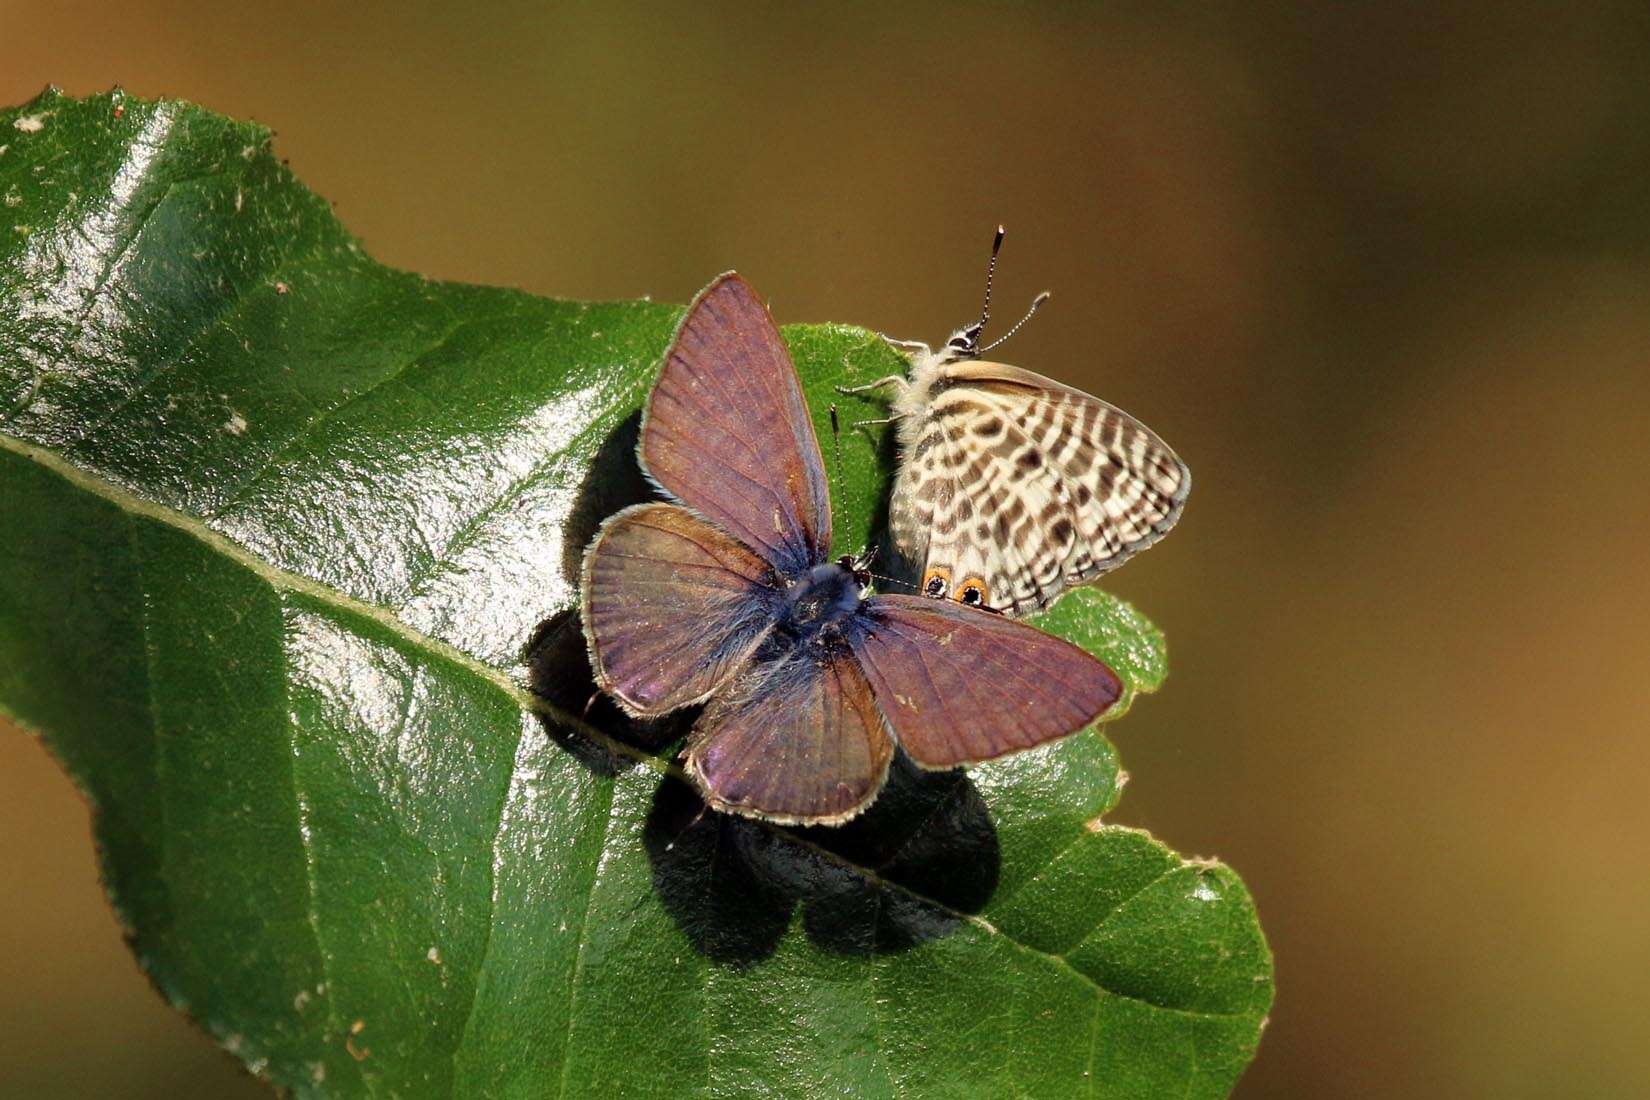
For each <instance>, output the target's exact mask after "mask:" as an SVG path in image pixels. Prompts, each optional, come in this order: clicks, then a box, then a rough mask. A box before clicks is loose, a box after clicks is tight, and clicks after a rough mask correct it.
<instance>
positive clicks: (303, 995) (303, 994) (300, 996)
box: [292, 989, 309, 1012]
mask: <svg viewBox="0 0 1650 1100" xmlns="http://www.w3.org/2000/svg"><path fill="white" fill-rule="evenodd" d="M307 1004H309V990H307V989H300V990H298V992H297V994H296V995H295V996H294V997H293V998H292V1011H294V1012H302V1011H303V1010H304V1006H305V1005H307Z"/></svg>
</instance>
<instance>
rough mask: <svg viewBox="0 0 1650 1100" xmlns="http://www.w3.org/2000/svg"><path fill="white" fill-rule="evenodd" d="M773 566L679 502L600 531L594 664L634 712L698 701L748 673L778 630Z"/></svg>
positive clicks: (635, 512)
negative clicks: (746, 667) (749, 665)
mask: <svg viewBox="0 0 1650 1100" xmlns="http://www.w3.org/2000/svg"><path fill="white" fill-rule="evenodd" d="M777 583H778V582H777V580H776V577H775V574H774V571H773V568H772V567H771V566H769V565H768V563H767V562H765V561H763V560H762V558H760V557H759V556H758V555H756V554H755V553H753V552H752V551H751V550H750V549H748V548H747V547H745V546H742V545H741V544H740V543H738V542H737V541H735V540H734V539H732V538H729V537H728V536H727V535H725V534H723V533H722V532H721V531H718V530H717V529H715V528H714V527H712V526H710V525H709V524H707V523H705V522H704V521H702V520H700V519H697V518H695V517H694V516H692V515H690V514H689V513H688V512H687V511H685V510H684V509H681V508H678V507H676V506H675V505H673V504H641V505H637V506H635V507H632V508H627V509H625V510H624V511H622V512H620V513H618V514H617V515H615V516H613V517H611V518H610V519H608V520H607V522H606V523H604V524H602V528H601V530H600V531H599V532H598V533H597V535H596V539H595V541H594V542H592V543H591V545H590V548H589V550H588V551H586V553H585V558H584V583H583V585H582V593H583V608H582V611H583V615H584V628H585V637H586V640H587V642H588V644H589V646H590V662H591V666H592V667H593V668H594V669H595V670H596V676H597V681H598V683H600V685H601V687H602V689H603V690H604V691H606V692H608V693H609V694H610V695H612V696H614V697H615V698H617V699H618V700H619V702H620V703H622V704H623V705H624V706H625V707H626V708H627V709H628V710H630V711H632V712H633V713H636V714H642V715H648V716H653V715H659V714H664V713H666V712H667V711H672V710H675V709H677V708H678V707H684V706H687V705H689V704H690V703H696V702H699V701H700V700H702V699H704V698H705V697H706V696H707V695H709V694H710V693H711V692H713V691H715V690H716V689H717V687H718V686H720V685H721V684H722V683H723V682H724V681H726V680H727V679H728V678H729V677H730V676H732V675H733V674H734V673H735V672H737V671H739V669H740V668H742V667H743V665H744V664H745V662H746V661H747V660H748V658H749V657H750V654H751V653H752V652H753V651H754V650H755V649H756V647H757V645H758V644H760V643H761V641H762V639H763V638H764V637H766V636H767V634H768V633H769V632H770V631H771V630H772V629H773V624H774V613H773V604H772V600H773V593H774V586H775V585H776V584H777Z"/></svg>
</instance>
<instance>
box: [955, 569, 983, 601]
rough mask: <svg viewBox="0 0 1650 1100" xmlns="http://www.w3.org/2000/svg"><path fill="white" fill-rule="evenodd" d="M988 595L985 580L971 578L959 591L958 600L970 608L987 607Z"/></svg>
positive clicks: (976, 577) (963, 583) (977, 577)
mask: <svg viewBox="0 0 1650 1100" xmlns="http://www.w3.org/2000/svg"><path fill="white" fill-rule="evenodd" d="M986 593H987V589H986V587H985V578H984V577H980V576H970V577H969V578H968V579H966V580H965V581H963V582H962V587H961V588H960V589H958V590H957V599H958V601H960V602H961V603H965V604H967V605H968V606H969V607H984V606H986Z"/></svg>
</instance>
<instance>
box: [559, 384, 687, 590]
mask: <svg viewBox="0 0 1650 1100" xmlns="http://www.w3.org/2000/svg"><path fill="white" fill-rule="evenodd" d="M641 437H642V411H641V410H640V409H637V410H636V411H635V412H633V413H631V414H630V415H629V416H627V417H625V418H624V420H623V421H621V422H620V423H619V426H618V427H616V428H614V429H613V430H612V431H611V432H609V433H608V434H607V438H606V439H604V440H602V444H601V446H600V447H598V448H596V454H595V455H594V457H592V458H591V460H590V472H589V473H588V474H586V475H585V477H584V481H583V482H581V483H580V485H579V492H578V495H577V496H576V497H575V498H574V499H573V508H572V510H571V511H570V512H569V513H568V515H567V521H566V524H565V526H564V527H563V529H562V554H561V559H562V562H563V563H564V564H563V566H562V575H563V576H564V577H565V578H566V579H567V583H568V584H570V585H573V586H574V587H575V588H576V587H578V586H579V584H580V582H581V579H582V578H581V576H580V573H581V571H582V569H583V567H584V551H585V547H587V546H589V545H590V542H591V540H592V539H594V538H595V537H596V529H597V528H599V527H600V526H601V525H602V521H603V520H604V519H606V518H607V517H608V516H611V515H612V514H613V513H614V512H617V511H620V510H621V509H624V508H628V507H630V506H631V505H632V504H641V503H643V502H645V501H649V500H663V499H665V498H664V494H663V493H661V492H659V490H658V489H657V488H656V487H655V486H654V485H653V483H652V482H651V481H649V480H648V479H647V476H646V475H645V474H643V473H642V466H641V463H640V462H639V461H637V458H636V445H637V443H638V442H639V441H640V440H641Z"/></svg>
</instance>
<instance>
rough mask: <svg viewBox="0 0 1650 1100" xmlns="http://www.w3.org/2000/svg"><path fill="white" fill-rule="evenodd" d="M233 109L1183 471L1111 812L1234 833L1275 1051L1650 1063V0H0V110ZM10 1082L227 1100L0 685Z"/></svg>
mask: <svg viewBox="0 0 1650 1100" xmlns="http://www.w3.org/2000/svg"><path fill="white" fill-rule="evenodd" d="M48 82H53V83H57V84H60V85H62V86H63V87H65V88H66V89H68V90H69V91H71V92H75V93H89V92H94V91H101V90H104V89H107V88H108V87H110V86H111V85H113V84H116V83H119V84H121V85H124V86H125V87H126V88H127V89H128V90H129V91H131V92H133V93H136V94H140V95H144V96H153V95H161V94H164V95H172V96H179V97H184V98H189V99H193V100H196V101H198V102H201V103H204V104H206V105H209V106H211V107H213V108H216V109H218V110H220V111H223V112H226V113H229V114H233V115H237V116H243V117H253V118H256V119H258V120H260V121H263V122H265V123H267V124H269V125H271V126H273V127H274V128H275V129H276V131H277V133H278V148H279V151H280V152H281V153H282V154H283V155H285V156H286V157H288V158H290V160H291V163H292V166H293V168H294V169H295V170H296V171H297V173H298V174H299V175H300V176H301V177H302V178H303V179H304V180H306V181H307V182H308V183H309V184H310V185H311V186H312V187H313V188H315V189H316V190H317V191H318V192H320V193H321V194H323V195H325V196H327V197H329V198H330V199H332V200H333V201H334V202H335V203H336V205H337V210H338V213H339V215H340V216H341V217H342V219H343V220H344V222H345V223H346V224H347V225H349V226H350V227H351V229H353V230H354V231H355V232H356V233H357V234H359V235H360V236H361V237H362V238H363V239H364V240H365V242H366V243H367V246H368V247H369V248H370V250H371V251H372V252H373V253H375V254H376V255H377V256H378V257H380V258H381V259H383V260H385V261H386V262H389V263H391V264H395V265H398V266H403V267H407V268H412V269H415V270H418V271H421V272H425V273H428V274H430V275H433V276H438V277H442V278H450V279H461V280H471V281H477V282H484V283H493V284H503V285H509V286H519V287H523V288H526V289H529V290H532V291H536V292H539V293H543V294H549V295H558V296H566V297H574V298H630V297H636V296H639V295H644V294H650V295H653V296H654V297H656V298H659V299H663V300H671V301H685V300H687V299H688V298H689V297H690V296H691V295H692V294H693V292H694V291H695V290H696V289H697V288H698V287H699V286H700V285H702V284H703V283H704V282H705V281H706V280H707V279H708V278H709V277H710V276H711V275H713V274H714V273H716V272H718V271H721V270H723V269H725V268H728V267H731V266H738V267H739V268H740V270H741V271H743V272H744V273H745V274H746V275H747V276H749V277H750V278H751V279H752V280H753V281H754V282H755V283H756V285H757V286H759V287H761V288H762V289H763V291H764V292H765V293H766V294H768V295H769V296H770V297H771V298H772V300H773V306H774V310H775V313H776V314H777V315H778V316H779V318H780V319H781V320H783V321H799V320H838V321H851V322H858V323H861V324H865V325H868V326H871V327H874V328H878V329H881V330H883V331H887V332H890V333H895V334H898V335H901V336H907V337H923V338H928V339H934V338H938V337H942V336H943V335H944V334H945V333H946V332H947V331H948V330H949V329H950V328H952V327H953V326H955V325H957V324H959V323H961V322H963V321H965V320H967V319H969V318H970V317H971V316H972V315H973V311H974V310H975V308H976V307H977V301H978V295H979V290H980V279H981V269H982V265H983V263H984V260H985V256H986V248H987V245H988V242H989V238H990V234H991V230H992V228H993V227H994V226H995V225H996V223H997V222H998V221H1002V222H1005V223H1007V225H1008V226H1009V228H1010V234H1009V238H1008V242H1007V245H1006V248H1005V251H1004V255H1003V263H1002V267H1001V270H1000V273H999V274H1000V279H999V290H1000V294H1001V298H1000V301H1001V306H1000V312H1001V314H1002V315H1004V316H1006V315H1007V314H1009V313H1011V312H1013V310H1014V308H1015V307H1016V306H1018V305H1020V304H1021V303H1023V302H1025V301H1027V300H1029V298H1030V297H1031V295H1032V294H1033V293H1035V292H1036V291H1038V290H1041V289H1043V288H1045V287H1049V288H1053V289H1054V291H1055V298H1054V301H1053V303H1052V304H1051V306H1050V308H1049V309H1047V310H1046V311H1045V312H1044V314H1043V315H1042V316H1040V317H1039V318H1038V319H1037V321H1036V322H1035V323H1034V324H1032V325H1031V326H1030V327H1029V328H1028V329H1027V330H1026V331H1025V332H1024V333H1022V334H1021V335H1020V336H1018V337H1016V339H1015V341H1014V342H1013V343H1012V344H1011V345H1009V347H1008V348H1007V349H1005V351H1006V352H1008V353H1010V354H1007V355H1006V357H1007V358H1009V359H1011V360H1013V361H1015V362H1018V363H1020V364H1022V365H1025V366H1028V367H1031V368H1033V369H1035V370H1039V371H1043V372H1045V373H1049V374H1053V375H1055V376H1057V377H1060V378H1062V379H1065V380H1068V381H1070V382H1073V383H1075V384H1077V385H1080V386H1083V387H1085V388H1088V389H1090V390H1092V391H1093V392H1095V393H1097V394H1099V395H1101V396H1104V397H1105V398H1107V399H1109V400H1111V401H1113V402H1115V403H1116V404H1119V405H1121V406H1122V407H1123V408H1126V409H1128V410H1130V411H1131V412H1134V413H1135V414H1137V415H1138V416H1140V417H1141V418H1142V419H1144V420H1145V421H1146V422H1147V423H1149V424H1151V425H1152V426H1153V427H1155V428H1156V429H1158V431H1159V432H1161V433H1162V434H1163V435H1164V436H1165V437H1166V438H1167V439H1168V440H1169V441H1170V442H1171V443H1172V444H1173V445H1174V446H1175V447H1176V448H1177V449H1178V450H1179V451H1180V453H1181V454H1182V456H1183V457H1185V458H1186V460H1187V461H1188V462H1189V464H1190V465H1191V467H1192V469H1193V471H1194V473H1195V477H1196V490H1195V491H1194V493H1193V494H1192V498H1191V501H1190V505H1189V507H1188V510H1187V512H1186V516H1185V518H1184V520H1183V521H1182V523H1181V525H1180V528H1179V529H1178V530H1177V531H1176V532H1175V534H1174V535H1173V536H1172V537H1171V538H1169V539H1168V540H1166V541H1165V542H1164V543H1163V544H1162V545H1161V546H1159V547H1158V548H1156V549H1154V550H1153V551H1152V552H1151V553H1149V554H1147V555H1145V556H1144V557H1142V558H1140V559H1137V560H1136V561H1135V562H1133V563H1131V564H1130V565H1129V566H1128V568H1126V569H1124V570H1123V571H1122V572H1121V573H1118V574H1115V575H1114V576H1113V578H1112V587H1113V588H1114V589H1116V590H1117V591H1120V592H1122V593H1123V594H1124V595H1126V596H1127V597H1128V598H1130V599H1132V600H1134V601H1135V602H1137V603H1138V604H1139V605H1140V606H1141V607H1142V608H1143V609H1144V610H1145V611H1146V612H1147V613H1148V614H1150V615H1151V616H1152V617H1153V618H1154V619H1155V620H1156V621H1157V622H1158V623H1159V624H1160V625H1161V626H1162V627H1163V628H1164V629H1165V630H1166V631H1167V633H1168V636H1169V639H1170V644H1171V652H1172V664H1173V672H1172V674H1171V676H1170V679H1169V682H1168V685H1167V687H1166V688H1165V690H1164V691H1163V692H1162V693H1161V694H1160V695H1159V696H1157V697H1155V698H1151V699H1148V700H1146V701H1144V702H1143V703H1142V704H1141V705H1140V706H1138V707H1137V708H1136V709H1135V711H1134V713H1132V714H1131V715H1130V716H1129V718H1128V719H1127V720H1126V721H1125V722H1124V723H1122V724H1121V725H1120V726H1119V727H1117V729H1116V731H1115V737H1116V740H1117V741H1118V744H1119V747H1120V749H1121V752H1122V754H1123V759H1124V763H1125V765H1126V766H1127V767H1128V769H1129V771H1130V772H1131V773H1132V775H1133V779H1132V782H1131V783H1130V786H1129V788H1128V790H1127V792H1126V794H1125V797H1124V799H1123V802H1122V804H1121V806H1120V808H1119V809H1118V811H1117V812H1116V814H1115V815H1114V817H1115V819H1116V820H1120V821H1124V822H1128V823H1133V824H1139V825H1143V826H1145V827H1147V828H1149V829H1151V830H1152V831H1153V832H1155V833H1157V834H1158V835H1159V836H1161V837H1162V838H1164V839H1165V840H1166V841H1167V842H1169V843H1170V844H1172V845H1174V846H1175V847H1177V848H1179V849H1180V850H1182V851H1185V852H1191V853H1201V854H1209V855H1219V856H1220V857H1222V858H1224V859H1226V860H1228V861H1229V862H1231V863H1232V864H1233V865H1234V866H1235V867H1236V868H1237V869H1238V870H1239V871H1240V872H1241V873H1242V874H1243V875H1244V876H1245V878H1246V879H1247V881H1248V883H1249V885H1250V887H1251V889H1252V890H1253V892H1254V895H1255V898H1256V901H1257V903H1258V905H1259V907H1260V912H1261V916H1262V919H1263V922H1264V925H1265V927H1266V930H1267V932H1268V934H1269V936H1270V939H1271V942H1272V945H1273V948H1274V950H1275V952H1276V955H1277V973H1278V999H1277V1006H1276V1010H1275V1011H1274V1013H1273V1017H1272V1022H1271V1025H1270V1027H1269V1029H1268V1031H1267V1034H1266V1037H1265V1040H1264V1042H1263V1044H1262V1047H1261V1052H1260V1056H1259V1058H1258V1060H1257V1061H1256V1063H1255V1064H1254V1066H1253V1067H1252V1068H1251V1069H1250V1071H1249V1073H1248V1074H1247V1076H1246V1077H1245V1078H1244V1080H1243V1081H1242V1083H1241V1084H1240V1086H1239V1089H1238V1095H1239V1096H1243V1097H1262V1096H1291V1097H1298V1096H1315V1097H1336V1096H1359V1097H1364V1096H1405V1097H1416V1096H1446V1097H1456V1096H1467V1095H1486V1096H1487V1095H1493V1096H1502V1097H1506V1096H1514V1097H1522V1096H1531V1097H1533V1096H1555V1095H1565V1096H1601V1097H1604V1096H1628V1095H1643V1090H1644V1089H1645V1087H1646V1082H1647V1081H1650V994H1647V993H1646V991H1645V978H1646V975H1647V974H1650V811H1647V809H1646V800H1647V797H1650V625H1647V624H1650V506H1647V505H1650V501H1647V488H1650V486H1647V481H1650V442H1647V440H1650V9H1646V8H1645V7H1644V6H1643V5H1642V4H1624V5H1621V6H1619V7H1612V6H1610V5H1598V4H1586V5H1572V4H1563V5H1559V4H1555V5H1552V6H1550V7H1545V8H1542V7H1531V6H1527V5H1518V4H1512V5H1509V4H1489V3H1483V4H1444V5H1424V6H1422V5H1415V6H1409V5H1402V6H1400V5H1357V6H1345V7H1343V6H1340V5H1335V6H1324V7H1322V8H1316V9H1312V10H1308V9H1307V8H1305V7H1304V6H1297V5H1280V6H1254V5H1242V6H1231V7H1226V6H1204V5H1196V6H1191V5H1188V6H1158V5H1139V4H1126V5H1124V4H1119V5H1111V6H1107V7H1090V6H1080V5H1047V6H1024V7H1013V8H1006V7H1005V8H996V7H986V6H981V5H967V6H955V5H945V6H940V5H929V4H913V5H903V6H900V7H899V8H898V9H897V10H891V9H884V8H883V7H881V6H876V7H872V6H866V7H863V8H841V7H836V8H833V10H832V12H831V14H830V16H829V17H827V16H826V15H825V14H823V13H822V12H820V13H815V14H809V13H807V12H805V11H802V10H800V9H792V8H790V7H780V6H777V5H775V6H753V7H750V8H746V9H742V10H739V11H734V10H732V9H718V10H715V11H712V10H709V9H708V8H700V7H698V6H693V7H689V6H675V7H671V8H668V9H667V8H665V7H664V6H656V7H654V6H644V7H631V6H626V5H621V4H611V3H610V4H602V5H588V6H585V5H581V6H579V7H576V8H568V9H565V10H562V9H553V8H551V7H548V6H544V5H533V4H516V3H510V4H495V5H492V6H490V7H486V6H478V5H462V6H460V5H447V4H436V3H422V2H420V3H407V2H403V3H399V4H394V5H389V4H372V3H365V4H355V5H349V6H345V5H335V4H321V3H308V2H303V3H286V4H225V3H222V2H213V3H205V2H194V3H189V2H165V0H129V2H127V3H123V4H121V5H104V4H87V3H69V2H62V0H56V2H51V3H36V2H30V3H18V2H15V0H0V102H4V103H8V104H9V103H17V102H21V101H23V100H25V99H27V98H29V97H32V96H33V95H34V94H35V93H36V92H38V91H39V90H40V89H41V88H42V87H43V86H44V85H45V84H47V83H48ZM0 882H3V883H4V884H5V885H4V888H3V889H0V1093H4V1094H5V1095H7V1096H34V1097H51V1096H110V1097H149V1096H154V1097H161V1096H168V1097H171V1096H204V1097H233V1096H261V1095H263V1094H264V1093H263V1089H262V1087H261V1086H258V1085H256V1084H255V1083H253V1082H252V1081H251V1079H249V1078H246V1077H244V1076H243V1075H241V1073H240V1071H239V1070H238V1069H237V1067H236V1065H235V1064H234V1063H233V1062H232V1061H231V1060H230V1059H229V1058H228V1057H227V1056H226V1055H223V1054H221V1053H219V1052H218V1051H217V1050H216V1049H215V1048H214V1047H213V1046H212V1044H211V1043H210V1042H208V1041H207V1040H206V1039H204V1038H203V1037H201V1036H199V1035H197V1034H195V1033H194V1032H193V1031H192V1029H191V1028H190V1026H189V1025H188V1024H186V1023H184V1022H183V1021H182V1020H181V1019H180V1018H178V1017H176V1016H175V1015H174V1014H173V1013H172V1012H171V1010H169V1009H168V1008H166V1007H165V1006H164V1005H163V1004H162V1002H161V1000H160V999H159V998H158V997H157V996H156V995H155V994H154V993H153V992H152V991H151V990H150V989H149V987H148V985H147V983H146V982H145V980H144V979H143V978H142V977H141V976H140V974H139V972H138V970H137V968H136V966H135V965H134V964H133V962H132V960H131V959H130V957H129V956H128V955H127V953H126V950H125V948H124V946H123V944H122V943H121V940H120V935H119V931H118V929H117V927H116V924H115V921H114V919H113V918H112V917H111V915H110V914H109V912H108V910H107V908H106V906H105V905H104V902H103V900H102V897H101V893H100V891H99V888H98V886H97V882H96V870H95V864H94V857H93V853H92V849H91V844H90V839H89V835H88V830H87V815H86V809H85V807H84V805H83V804H82V803H81V802H80V800H79V799H78V797H77V796H76V795H75V793H74V792H73V790H72V789H71V787H70V785H69V783H68V781H67V780H66V779H65V778H64V777H63V776H62V775H61V774H59V772H58V771H57V769H56V767H55V766H54V765H53V764H52V762H51V761H50V760H49V759H48V757H47V756H46V754H45V752H44V751H43V750H42V749H41V748H40V747H39V746H38V745H36V744H34V743H33V742H31V741H30V740H28V739H27V738H25V737H23V736H21V735H20V734H17V733H15V732H14V731H10V730H5V731H0Z"/></svg>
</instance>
